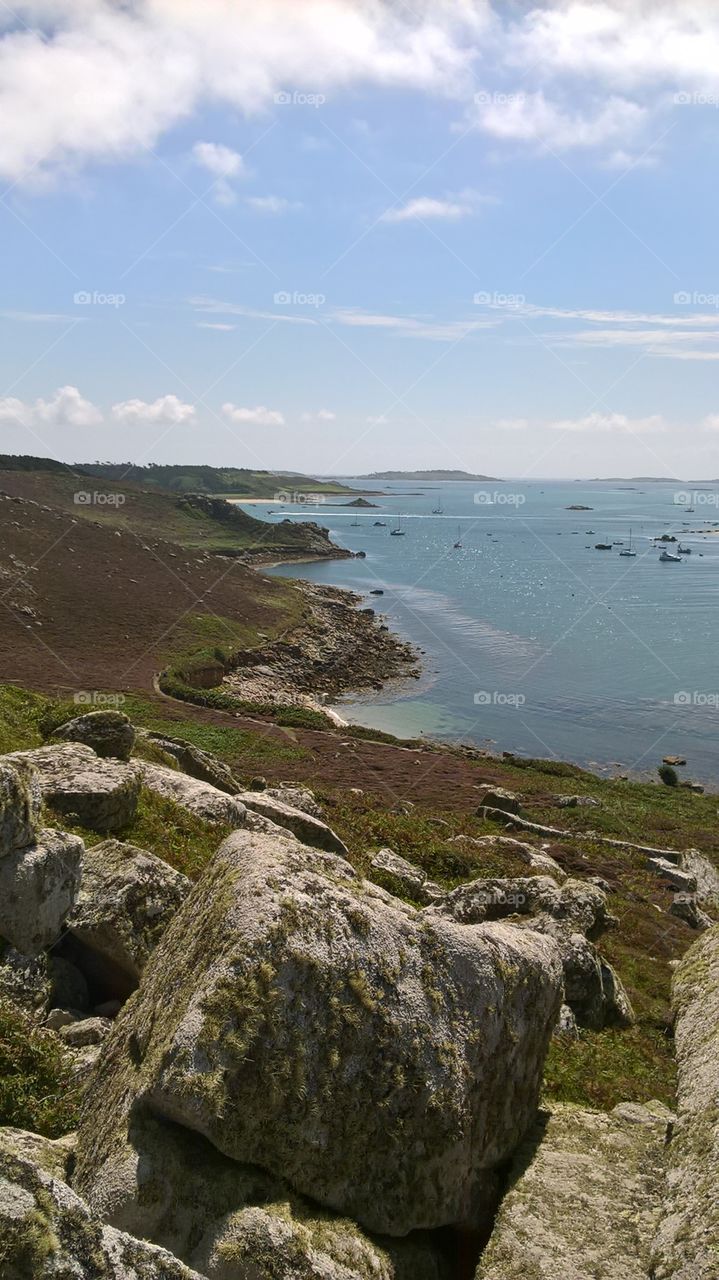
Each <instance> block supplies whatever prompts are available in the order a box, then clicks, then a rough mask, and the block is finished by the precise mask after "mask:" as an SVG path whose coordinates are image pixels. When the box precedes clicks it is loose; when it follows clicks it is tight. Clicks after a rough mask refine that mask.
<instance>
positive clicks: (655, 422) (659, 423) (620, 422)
mask: <svg viewBox="0 0 719 1280" xmlns="http://www.w3.org/2000/svg"><path fill="white" fill-rule="evenodd" d="M548 425H549V426H550V427H551V428H552V430H553V431H578V432H594V431H600V432H605V431H618V432H625V433H626V434H628V435H640V434H643V433H646V432H659V431H665V430H666V423H665V422H664V419H663V418H662V417H661V415H660V414H658V413H655V414H652V415H651V416H650V417H647V418H629V417H628V416H627V415H626V414H625V413H588V414H587V415H586V416H585V417H583V418H564V419H562V420H561V421H559V422H550V423H549V424H548Z"/></svg>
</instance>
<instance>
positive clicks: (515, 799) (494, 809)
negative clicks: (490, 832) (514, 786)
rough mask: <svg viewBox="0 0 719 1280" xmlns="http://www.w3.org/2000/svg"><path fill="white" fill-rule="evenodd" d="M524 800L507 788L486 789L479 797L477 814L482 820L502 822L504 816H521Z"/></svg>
mask: <svg viewBox="0 0 719 1280" xmlns="http://www.w3.org/2000/svg"><path fill="white" fill-rule="evenodd" d="M521 812H522V800H521V797H520V796H518V795H515V793H514V791H508V790H507V788H506V787H485V788H484V790H483V791H482V792H481V794H480V796H479V808H478V809H477V813H478V815H479V817H480V818H494V819H495V820H496V821H500V820H501V818H502V815H503V814H521Z"/></svg>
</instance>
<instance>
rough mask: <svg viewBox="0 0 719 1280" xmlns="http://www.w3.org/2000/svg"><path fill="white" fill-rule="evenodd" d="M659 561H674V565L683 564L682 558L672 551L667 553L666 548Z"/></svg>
mask: <svg viewBox="0 0 719 1280" xmlns="http://www.w3.org/2000/svg"><path fill="white" fill-rule="evenodd" d="M659 559H660V560H663V561H664V562H665V563H666V561H667V560H670V561H672V563H673V564H681V562H682V558H681V556H675V555H674V554H673V553H672V552H671V551H667V549H666V547H664V549H663V550H662V551H661V552H660V554H659Z"/></svg>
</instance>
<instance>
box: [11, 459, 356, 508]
mask: <svg viewBox="0 0 719 1280" xmlns="http://www.w3.org/2000/svg"><path fill="white" fill-rule="evenodd" d="M0 461H1V460H0ZM75 470H76V471H78V472H80V473H81V474H83V475H88V476H98V477H99V478H101V479H103V480H113V481H115V482H117V483H122V484H124V483H125V482H126V481H130V482H132V483H133V484H137V485H140V486H142V487H143V488H153V489H169V490H170V491H171V492H173V493H209V494H227V495H231V496H232V497H243V498H267V500H268V501H270V502H272V501H276V502H281V501H283V500H284V501H287V495H290V494H293V493H303V494H304V493H324V494H335V493H338V494H342V493H353V492H354V490H353V489H351V488H348V487H347V485H344V484H340V483H339V481H335V480H315V479H313V478H312V477H311V476H304V475H299V474H295V473H293V472H289V473H282V472H275V471H252V470H250V469H248V468H245V467H206V466H191V465H189V464H188V465H185V464H182V465H178V466H174V465H160V464H156V463H150V464H149V465H148V466H146V467H137V466H134V465H132V464H131V463H110V462H91V463H79V464H77V466H76V467H75ZM282 495H285V496H284V499H283V497H282Z"/></svg>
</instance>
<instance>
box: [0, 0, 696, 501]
mask: <svg viewBox="0 0 719 1280" xmlns="http://www.w3.org/2000/svg"><path fill="white" fill-rule="evenodd" d="M718 104H719V14H717V13H716V11H714V12H713V11H712V7H711V6H708V5H704V4H695V3H687V4H684V5H682V6H681V12H677V11H675V8H673V7H672V6H670V5H664V4H662V3H654V4H652V5H651V6H647V5H643V4H640V3H636V4H634V3H632V2H631V0H624V3H622V4H621V5H614V4H610V3H607V4H602V3H600V4H593V5H591V6H587V5H581V4H574V3H571V2H569V3H563V4H542V5H538V6H536V7H534V8H532V7H531V6H527V7H521V8H520V7H516V6H509V5H504V6H499V5H495V6H491V5H489V4H485V3H482V2H480V0H477V3H474V2H473V0H446V3H441V2H439V3H434V4H431V5H430V4H424V3H422V4H414V5H413V6H412V8H411V9H410V8H409V7H408V6H405V5H403V4H401V5H396V4H392V5H390V4H386V3H385V4H383V3H369V2H368V3H361V2H360V0H357V2H352V3H350V2H349V0H306V2H305V3H303V4H301V5H297V4H294V5H293V4H290V3H289V2H288V0H265V3H264V4H263V5H262V6H260V7H258V6H257V5H256V4H255V5H250V4H249V3H244V2H240V3H232V4H230V3H229V0H209V2H205V3H203V4H200V3H199V2H197V3H195V2H191V0H179V2H178V0H175V2H174V3H172V4H171V3H169V0H147V2H146V3H139V2H138V3H131V4H127V5H124V6H116V5H113V4H109V3H106V2H105V0H80V2H79V3H78V2H77V0H75V3H73V4H70V3H69V0H68V2H66V0H29V2H27V3H25V2H24V0H23V2H22V3H20V4H16V5H15V6H14V10H13V15H10V13H9V11H7V13H6V16H5V18H4V19H3V20H2V23H1V24H0V138H1V139H2V140H1V141H0V176H1V177H2V181H3V194H2V196H0V200H1V203H0V220H1V224H2V256H3V286H4V287H3V294H2V314H1V315H0V326H1V330H0V332H1V334H2V342H1V343H0V440H1V441H2V445H1V447H2V449H3V451H6V452H14V453H15V452H29V453H39V454H51V455H53V456H55V457H60V458H64V459H67V460H70V461H72V460H87V459H93V458H106V459H113V460H117V461H124V460H133V461H178V462H181V461H186V462H211V463H216V464H233V465H239V466H264V467H271V468H282V467H287V468H293V469H297V470H306V471H310V472H311V471H314V472H328V473H329V472H335V473H338V474H342V473H344V474H350V473H356V472H362V471H371V470H377V469H382V468H385V467H402V466H406V467H432V466H442V467H462V468H466V469H472V470H480V471H483V472H488V473H490V474H494V475H512V476H526V477H527V478H531V477H534V476H537V477H545V476H573V475H576V476H589V475H614V474H624V475H631V474H657V475H660V474H666V475H678V476H683V477H687V478H709V477H715V476H719V395H718V394H717V376H716V371H717V368H718V366H717V363H716V361H717V359H719V272H718V270H717V264H716V225H717V189H716V182H715V174H716V163H717V124H718V122H719V114H718V112H717V105H718Z"/></svg>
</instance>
